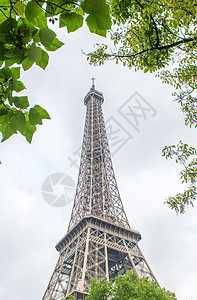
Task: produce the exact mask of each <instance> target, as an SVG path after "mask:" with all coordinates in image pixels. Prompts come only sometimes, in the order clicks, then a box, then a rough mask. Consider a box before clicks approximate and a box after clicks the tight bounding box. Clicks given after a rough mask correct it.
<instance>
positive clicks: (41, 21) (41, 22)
mask: <svg viewBox="0 0 197 300" xmlns="http://www.w3.org/2000/svg"><path fill="white" fill-rule="evenodd" d="M31 24H33V25H34V26H36V27H38V28H44V27H46V26H47V18H46V16H45V13H44V11H42V12H41V13H40V14H39V15H38V16H37V18H35V19H33V20H32V21H31Z"/></svg>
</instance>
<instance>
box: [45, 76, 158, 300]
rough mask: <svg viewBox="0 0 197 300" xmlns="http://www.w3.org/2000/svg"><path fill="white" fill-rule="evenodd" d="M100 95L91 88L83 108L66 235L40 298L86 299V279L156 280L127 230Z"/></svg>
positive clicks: (133, 235)
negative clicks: (128, 275) (131, 275)
mask: <svg viewBox="0 0 197 300" xmlns="http://www.w3.org/2000/svg"><path fill="white" fill-rule="evenodd" d="M103 101H104V98H103V95H102V94H101V93H100V92H98V91H97V90H95V85H94V81H93V85H92V87H91V89H90V91H89V93H88V94H87V95H86V97H85V99H84V104H85V105H86V107H87V111H86V120H85V129H84V137H83V145H82V152H81V161H80V168H79V176H78V183H77V188H76V194H75V200H74V205H73V209H72V214H71V219H70V223H69V227H68V231H67V233H66V235H65V236H64V237H63V238H62V240H61V241H60V242H59V243H58V244H57V245H56V249H57V250H58V251H59V253H60V256H59V260H58V262H57V264H56V266H55V269H54V272H53V274H52V276H51V279H50V281H49V284H48V287H47V289H46V292H45V294H44V296H43V298H42V299H43V300H61V299H62V298H66V297H68V296H69V295H74V296H75V297H76V299H85V295H87V293H88V291H89V287H90V280H91V279H93V278H95V276H97V277H98V278H100V279H102V280H110V281H113V280H114V278H115V277H116V276H117V275H120V274H121V275H124V274H125V273H126V271H127V270H130V269H133V270H134V271H135V272H136V273H137V275H138V276H139V277H142V276H148V277H149V278H152V279H155V280H156V278H155V276H154V274H153V272H152V270H151V269H150V267H149V265H148V263H147V261H146V259H145V257H144V255H143V254H142V251H141V250H140V248H139V245H138V242H139V240H140V239H141V235H140V233H139V232H138V231H135V230H133V229H131V228H130V225H129V222H128V219H127V216H126V213H125V211H124V208H123V204H122V201H121V198H120V194H119V190H118V187H117V183H116V178H115V174H114V170H113V166H112V160H111V155H110V149H109V145H108V140H107V134H106V129H105V122H104V118H103V113H102V103H103Z"/></svg>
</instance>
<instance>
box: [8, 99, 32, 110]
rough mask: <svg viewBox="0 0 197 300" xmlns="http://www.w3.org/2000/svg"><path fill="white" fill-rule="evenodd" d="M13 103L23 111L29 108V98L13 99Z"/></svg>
mask: <svg viewBox="0 0 197 300" xmlns="http://www.w3.org/2000/svg"><path fill="white" fill-rule="evenodd" d="M12 99H13V103H14V105H15V106H16V107H18V108H21V109H26V108H27V107H28V106H29V101H28V97H27V96H20V97H13V98H12Z"/></svg>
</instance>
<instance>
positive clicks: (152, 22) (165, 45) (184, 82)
mask: <svg viewBox="0 0 197 300" xmlns="http://www.w3.org/2000/svg"><path fill="white" fill-rule="evenodd" d="M110 7H111V14H112V19H113V24H114V26H113V27H112V30H111V41H112V43H113V44H114V49H112V47H111V45H110V46H108V45H107V44H102V45H97V49H96V50H95V51H94V52H92V53H89V54H88V56H87V58H88V60H89V61H90V63H91V64H94V65H97V64H98V65H101V64H103V63H104V62H105V61H107V60H115V61H116V63H119V62H120V63H122V64H123V65H124V66H127V67H128V68H132V67H134V68H135V70H139V69H140V70H143V71H144V72H155V74H156V76H158V77H159V78H161V80H162V81H163V82H164V83H166V84H170V85H172V86H173V87H174V88H175V92H174V94H173V96H174V98H175V101H176V102H178V103H179V104H180V107H181V109H182V111H183V113H184V117H185V124H186V125H187V126H190V127H195V128H196V127H197V111H196V108H197V95H196V89H197V22H196V15H197V0H180V1H177V0H159V1H158V0H133V1H130V0H124V1H120V0H111V1H110ZM181 148H184V152H187V153H188V156H186V157H185V156H184V157H183V159H180V157H182V154H181V153H182V149H181ZM196 150H197V149H195V151H196ZM191 152H192V154H191ZM163 155H164V156H165V157H166V158H175V160H176V161H177V162H178V163H181V164H182V165H183V166H184V170H183V171H182V172H181V173H180V176H181V179H182V182H185V183H187V184H188V189H186V190H185V191H184V192H183V193H179V194H177V195H175V196H174V197H170V198H169V199H168V200H167V201H166V203H167V204H169V206H170V208H172V209H175V211H176V212H177V213H184V211H185V207H186V206H187V205H192V206H193V203H194V201H195V200H196V196H197V195H196V183H197V182H196V179H197V177H196V176H197V173H196V164H197V163H196V153H194V150H193V147H189V146H188V145H187V144H184V143H182V142H181V143H179V144H178V145H177V146H175V145H173V146H170V147H165V148H164V150H163ZM191 155H192V156H193V158H194V159H193V160H191Z"/></svg>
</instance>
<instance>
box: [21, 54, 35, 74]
mask: <svg viewBox="0 0 197 300" xmlns="http://www.w3.org/2000/svg"><path fill="white" fill-rule="evenodd" d="M33 64H34V62H33V61H31V60H30V59H29V58H28V57H27V58H26V59H24V60H23V61H22V67H23V70H24V71H27V70H29V69H30V68H31V66H32V65H33Z"/></svg>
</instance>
